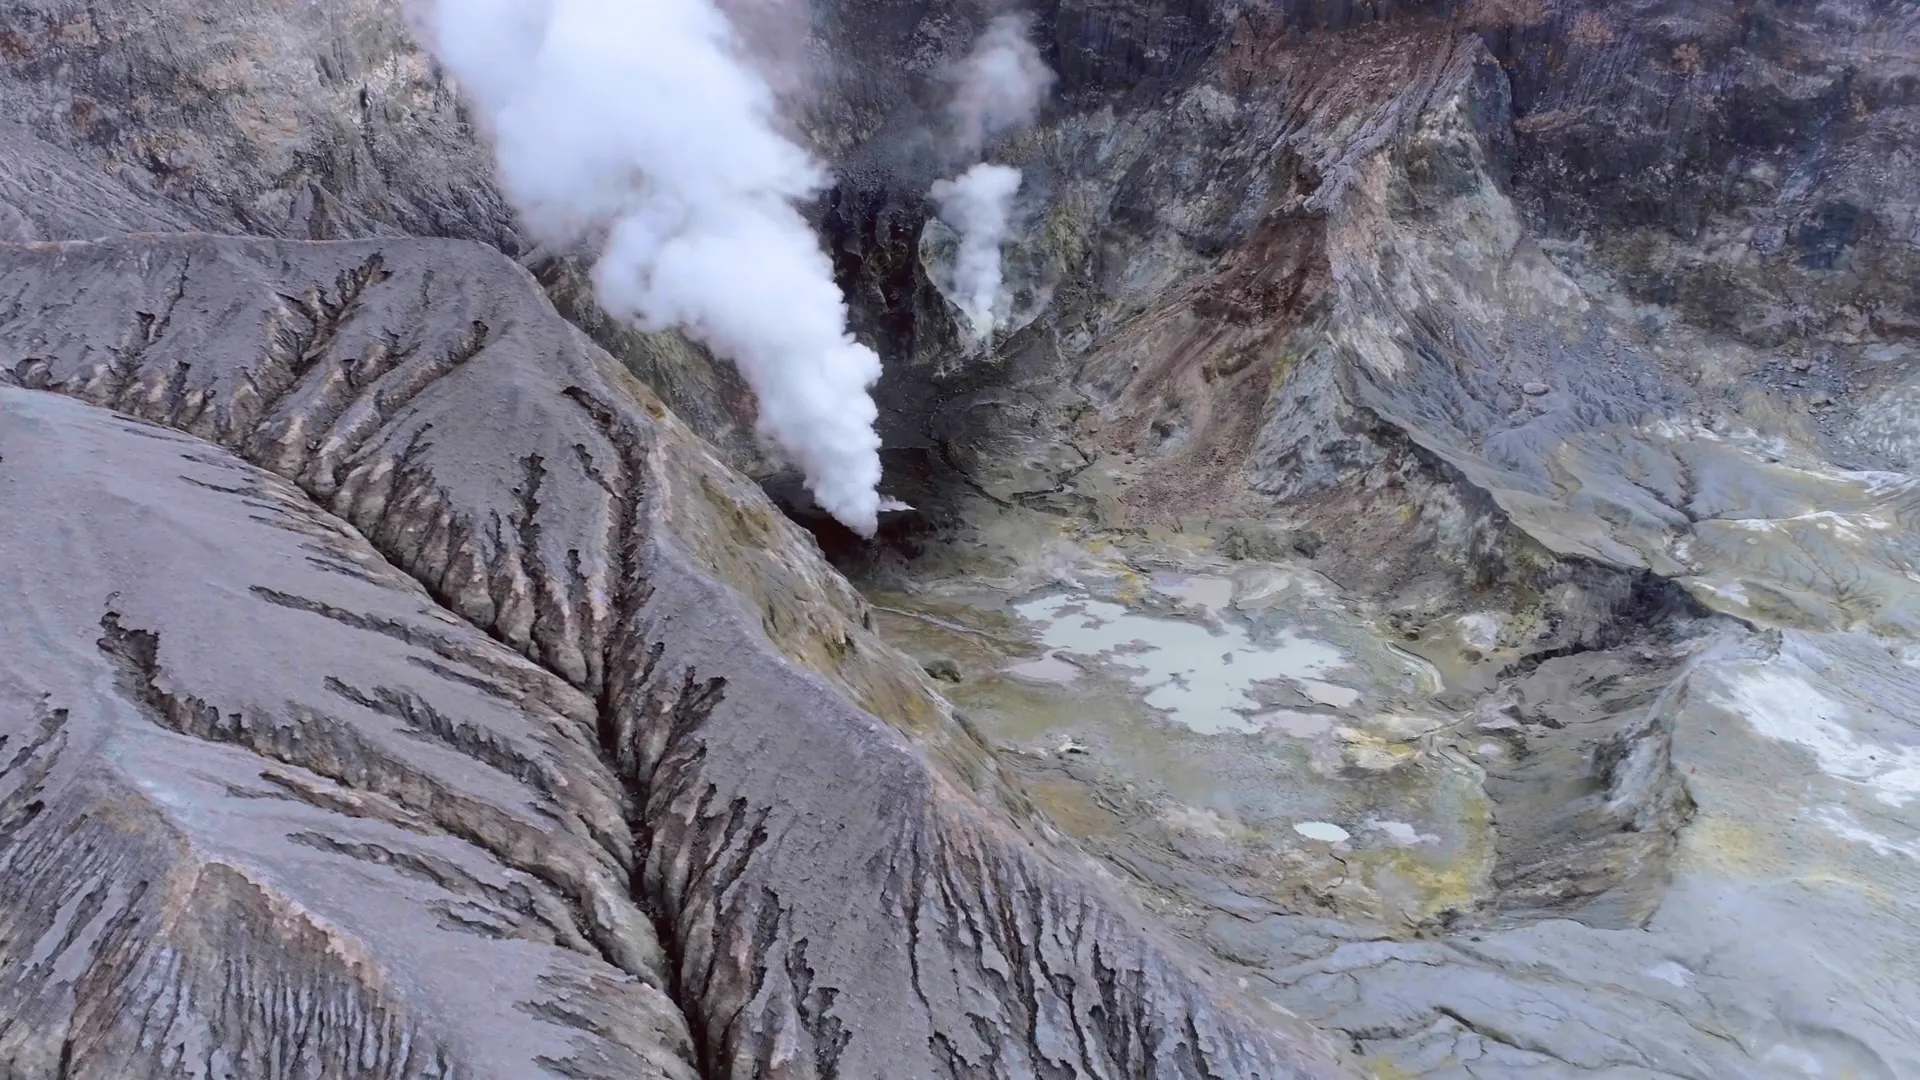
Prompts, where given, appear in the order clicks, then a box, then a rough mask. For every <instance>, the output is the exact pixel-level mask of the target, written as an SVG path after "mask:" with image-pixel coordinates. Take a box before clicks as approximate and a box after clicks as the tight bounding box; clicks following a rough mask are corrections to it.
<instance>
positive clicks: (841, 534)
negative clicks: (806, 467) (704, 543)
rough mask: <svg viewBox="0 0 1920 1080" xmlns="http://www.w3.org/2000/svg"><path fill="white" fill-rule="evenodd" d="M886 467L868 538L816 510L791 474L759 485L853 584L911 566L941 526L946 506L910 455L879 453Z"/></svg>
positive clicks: (934, 484) (919, 463) (915, 457)
mask: <svg viewBox="0 0 1920 1080" xmlns="http://www.w3.org/2000/svg"><path fill="white" fill-rule="evenodd" d="M881 456H882V460H883V461H884V462H885V464H886V473H885V479H884V480H883V481H882V483H881V489H880V491H881V496H882V498H883V500H885V501H883V503H882V509H881V511H880V528H879V531H878V532H876V533H875V534H874V535H873V536H872V537H871V538H868V537H864V536H861V535H860V534H859V533H856V532H854V531H853V530H852V529H849V528H847V526H845V525H843V524H841V523H840V521H838V520H837V519H835V518H834V517H833V515H831V514H829V513H827V512H826V511H825V510H823V509H822V508H821V507H820V504H819V503H818V502H817V501H815V500H814V498H813V493H812V492H810V491H808V490H807V488H806V485H805V483H804V482H803V481H802V480H801V478H800V477H799V475H797V474H795V473H790V472H789V473H781V474H779V475H776V476H773V477H769V478H767V479H765V480H763V481H762V482H761V488H762V490H764V491H765V492H766V493H767V497H768V498H770V499H772V500H773V503H774V505H775V506H777V507H779V508H780V512H781V513H783V514H785V515H786V516H787V518H788V519H789V520H791V521H792V522H793V523H794V524H796V525H799V526H800V527H801V528H803V529H805V530H807V532H808V533H810V534H812V536H813V539H814V542H815V543H817V544H819V545H820V552H821V554H823V555H825V556H826V557H827V561H828V562H830V563H832V564H833V566H834V568H835V569H837V570H839V571H840V572H841V573H843V574H846V575H848V576H849V577H851V578H853V579H854V580H855V581H858V580H861V578H862V577H863V576H865V573H866V572H867V571H869V570H871V569H872V568H873V567H874V566H875V565H876V564H877V563H879V562H882V561H889V562H909V563H910V562H912V561H913V560H915V559H918V558H919V557H920V556H921V555H922V554H924V553H925V552H926V550H927V547H928V544H929V543H930V542H931V541H932V540H933V539H934V537H935V535H936V534H937V533H938V531H939V526H940V523H941V522H942V521H944V520H945V519H946V518H948V517H950V516H951V515H950V513H949V512H948V511H946V510H944V509H943V507H945V506H947V503H948V501H947V500H946V499H945V498H944V497H943V496H942V494H941V492H940V485H939V484H938V483H937V482H934V480H933V478H930V477H928V476H927V474H926V473H925V471H924V466H925V463H924V462H923V461H922V460H920V459H921V458H922V455H921V454H919V453H918V452H915V451H902V452H898V453H887V452H883V453H882V455H881Z"/></svg>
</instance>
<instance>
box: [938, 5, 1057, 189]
mask: <svg viewBox="0 0 1920 1080" xmlns="http://www.w3.org/2000/svg"><path fill="white" fill-rule="evenodd" d="M1030 22H1031V20H1030V19H1029V18H1028V17H1027V16H1025V15H1000V16H996V17H995V18H994V20H993V21H992V22H990V23H988V24H987V28H986V30H985V31H984V32H982V33H981V35H980V39H979V40H978V41H976V42H974V43H973V51H972V52H970V53H968V54H967V58H966V59H965V60H962V61H961V62H960V64H959V66H958V67H957V68H956V69H955V72H954V74H955V75H956V76H957V78H958V79H959V84H960V85H959V86H958V88H957V89H956V90H955V91H954V95H953V100H952V101H951V102H949V103H948V105H947V113H948V115H949V116H950V117H951V118H952V120H953V132H954V141H955V142H956V143H957V144H958V146H959V150H960V151H961V153H963V154H965V155H966V156H967V157H972V158H977V157H979V156H980V151H981V150H982V149H983V148H985V146H986V145H987V141H988V140H989V139H992V138H995V137H997V136H1000V135H1004V134H1006V133H1007V132H1009V131H1014V130H1016V129H1019V128H1023V127H1026V126H1027V125H1028V124H1031V123H1033V119H1034V117H1036V116H1038V115H1039V114H1040V103H1041V102H1042V101H1043V100H1045V99H1046V96H1047V91H1049V90H1051V89H1053V80H1054V75H1053V70H1052V69H1051V68H1049V67H1047V62H1046V61H1045V60H1042V59H1041V58H1040V50H1038V49H1036V48H1034V47H1033V42H1031V41H1028V40H1027V26H1028V24H1029V23H1030Z"/></svg>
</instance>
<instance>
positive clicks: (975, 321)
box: [933, 162, 1020, 340]
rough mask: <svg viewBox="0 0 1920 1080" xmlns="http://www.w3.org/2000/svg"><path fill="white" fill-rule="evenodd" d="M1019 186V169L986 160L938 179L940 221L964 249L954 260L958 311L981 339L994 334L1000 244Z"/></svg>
mask: <svg viewBox="0 0 1920 1080" xmlns="http://www.w3.org/2000/svg"><path fill="white" fill-rule="evenodd" d="M1019 190H1020V170H1019V169H1016V168H1014V167H1012V166H1010V165H989V164H987V163H985V162H982V163H980V164H978V165H975V166H974V167H973V168H971V169H968V170H967V171H966V172H963V173H961V174H960V176H959V178H958V179H954V180H937V181H935V182H934V185H933V201H934V202H935V203H937V204H938V205H939V207H940V217H941V220H943V221H945V222H946V223H947V224H949V225H951V226H953V230H954V231H955V232H957V233H959V234H960V252H959V254H958V255H957V256H955V258H954V263H953V284H954V289H955V291H957V292H958V293H959V294H960V301H959V302H960V310H961V311H962V312H963V313H964V314H965V315H966V317H967V323H968V325H969V327H970V328H971V329H972V330H973V336H974V337H975V338H979V339H982V340H984V339H985V338H986V337H987V335H989V334H991V333H993V324H994V321H995V315H996V314H997V313H996V312H995V311H994V307H995V304H996V302H997V301H998V300H999V298H1000V243H1001V241H1003V240H1005V239H1006V236H1007V223H1008V218H1009V217H1010V216H1011V214H1012V211H1013V196H1014V193H1015V192H1017V191H1019Z"/></svg>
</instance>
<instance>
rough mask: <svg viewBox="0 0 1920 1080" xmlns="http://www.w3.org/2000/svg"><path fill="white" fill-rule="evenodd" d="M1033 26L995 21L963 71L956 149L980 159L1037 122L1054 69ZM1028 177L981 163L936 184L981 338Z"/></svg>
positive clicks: (966, 308)
mask: <svg viewBox="0 0 1920 1080" xmlns="http://www.w3.org/2000/svg"><path fill="white" fill-rule="evenodd" d="M1028 24H1029V20H1028V18H1027V17H1026V16H1024V15H1001V16H999V17H997V18H995V19H994V20H993V21H992V22H990V23H988V24H987V29H986V31H985V32H984V33H982V34H981V35H980V39H979V40H978V41H976V42H974V46H973V51H972V52H971V53H969V54H968V55H967V58H966V59H965V60H963V61H961V62H960V64H959V65H958V66H957V67H956V68H955V75H956V77H957V79H958V83H959V85H958V87H957V88H956V89H955V91H954V95H953V100H952V102H950V103H949V104H948V107H947V112H948V115H949V117H950V119H951V120H952V122H953V138H954V142H955V144H956V147H957V149H958V150H959V152H960V153H961V154H963V155H964V156H966V157H968V158H974V159H978V158H979V156H980V154H981V151H982V150H984V149H985V148H986V145H987V142H988V140H990V139H993V138H997V137H999V136H1001V135H1005V134H1007V133H1008V132H1011V131H1015V130H1018V129H1019V128H1022V127H1025V126H1027V125H1028V124H1031V123H1033V121H1034V118H1035V117H1036V116H1038V115H1039V113H1040V103H1041V101H1043V100H1044V99H1045V98H1046V96H1047V91H1049V90H1050V89H1052V88H1053V81H1054V74H1053V71H1052V70H1051V69H1050V68H1048V67H1047V65H1046V61H1044V60H1042V59H1041V58H1040V51H1039V50H1038V49H1036V48H1034V47H1033V42H1031V41H1029V40H1028V39H1027V27H1028ZM1020 180H1021V176H1020V170H1019V169H1016V168H1014V167H1012V166H1010V165H993V164H988V163H986V162H979V163H978V164H975V165H974V166H973V167H972V168H970V169H968V170H967V171H966V172H964V173H961V174H960V175H959V176H958V177H956V178H954V179H952V180H940V181H937V182H935V184H934V185H933V201H934V204H935V205H936V206H938V207H939V210H940V219H941V220H942V221H945V222H946V223H947V224H948V225H950V226H952V227H953V230H954V232H956V233H958V234H959V236H960V251H959V254H958V256H957V257H956V258H955V260H954V268H953V279H954V287H955V289H956V291H957V292H958V293H959V299H958V301H957V302H958V304H959V306H960V310H961V312H962V313H963V314H964V315H965V316H966V318H967V329H968V331H969V332H970V333H971V334H972V336H973V338H974V340H975V341H986V340H987V339H988V338H989V337H991V336H992V334H993V328H994V324H995V323H996V322H997V321H998V318H997V316H998V314H999V312H998V311H997V308H998V306H999V300H1000V285H1001V280H1002V274H1001V269H1000V245H1001V243H1002V242H1004V241H1005V240H1006V237H1007V230H1008V227H1009V226H1010V225H1011V223H1012V217H1013V197H1014V195H1015V194H1016V193H1018V192H1019V190H1020Z"/></svg>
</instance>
